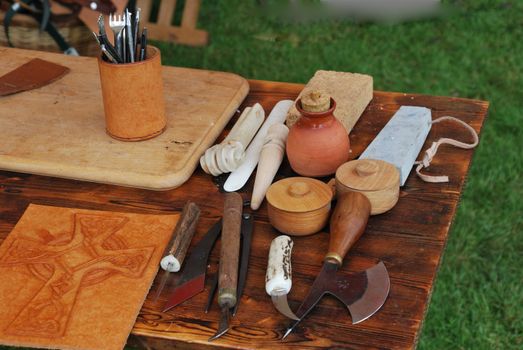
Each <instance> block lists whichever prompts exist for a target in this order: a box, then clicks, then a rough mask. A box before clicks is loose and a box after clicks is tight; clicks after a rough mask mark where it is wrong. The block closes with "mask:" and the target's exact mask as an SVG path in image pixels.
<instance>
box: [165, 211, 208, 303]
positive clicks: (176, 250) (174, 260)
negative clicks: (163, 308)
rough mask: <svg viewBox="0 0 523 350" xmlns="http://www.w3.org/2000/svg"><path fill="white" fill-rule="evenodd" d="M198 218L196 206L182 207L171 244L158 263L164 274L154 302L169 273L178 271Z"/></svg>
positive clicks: (198, 212)
mask: <svg viewBox="0 0 523 350" xmlns="http://www.w3.org/2000/svg"><path fill="white" fill-rule="evenodd" d="M199 218H200V208H199V207H198V205H196V203H193V202H187V203H186V204H185V206H184V207H183V210H182V214H181V217H180V219H179V220H178V222H177V223H176V227H175V229H174V233H173V235H172V237H171V242H170V243H169V244H168V251H167V252H166V255H165V256H164V257H163V258H162V260H161V261H160V266H161V267H162V269H163V270H164V273H163V275H162V278H161V280H160V283H159V287H158V289H157V291H156V297H155V300H156V299H158V297H159V296H160V294H161V293H162V290H163V288H164V287H165V284H166V283H167V280H168V279H169V275H170V273H171V272H178V271H180V268H181V266H182V263H183V260H184V259H185V255H186V253H187V249H188V248H189V245H190V244H191V241H192V238H193V236H194V232H195V231H196V225H197V223H198V219H199Z"/></svg>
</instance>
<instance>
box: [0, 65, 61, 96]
mask: <svg viewBox="0 0 523 350" xmlns="http://www.w3.org/2000/svg"><path fill="white" fill-rule="evenodd" d="M67 73H69V68H67V67H64V66H61V65H59V64H56V63H53V62H49V61H45V60H42V59H39V58H33V59H32V60H30V61H29V62H27V63H25V64H23V65H21V66H20V67H18V68H16V69H13V70H12V71H10V72H9V73H7V74H5V75H2V76H1V77H0V96H6V95H12V94H16V93H17V92H21V91H26V90H31V89H36V88H39V87H41V86H44V85H47V84H51V83H52V82H53V81H55V80H58V79H60V78H61V77H63V76H64V75H65V74H67Z"/></svg>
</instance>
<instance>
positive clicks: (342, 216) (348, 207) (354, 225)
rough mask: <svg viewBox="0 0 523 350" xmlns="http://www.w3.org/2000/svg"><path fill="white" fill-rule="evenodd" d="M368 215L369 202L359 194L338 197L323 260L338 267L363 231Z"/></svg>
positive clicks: (346, 194) (349, 193)
mask: <svg viewBox="0 0 523 350" xmlns="http://www.w3.org/2000/svg"><path fill="white" fill-rule="evenodd" d="M369 215H370V202H369V200H368V199H367V197H365V195H363V194H361V193H359V192H352V191H351V192H347V193H344V194H341V195H340V196H339V197H338V204H337V205H336V208H335V209H334V212H333V213H332V216H331V221H330V231H331V232H330V241H329V252H328V253H327V255H326V256H325V260H331V261H333V262H335V263H336V264H338V265H341V264H342V261H343V258H344V257H345V255H346V254H347V252H348V251H349V249H350V248H351V247H352V246H353V245H354V243H355V242H356V241H357V240H358V239H359V238H360V236H361V235H362V234H363V232H364V231H365V227H366V226H367V221H368V220H369Z"/></svg>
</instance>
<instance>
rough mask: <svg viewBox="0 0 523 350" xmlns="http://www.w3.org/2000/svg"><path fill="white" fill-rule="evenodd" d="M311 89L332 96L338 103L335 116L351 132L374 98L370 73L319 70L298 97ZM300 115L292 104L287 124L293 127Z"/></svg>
mask: <svg viewBox="0 0 523 350" xmlns="http://www.w3.org/2000/svg"><path fill="white" fill-rule="evenodd" d="M311 89H312V90H321V91H322V92H325V93H327V94H329V95H331V96H332V98H333V99H334V100H335V101H336V105H337V106H336V110H335V111H334V116H335V117H336V118H338V119H339V120H340V121H341V123H342V124H343V126H344V127H345V129H347V133H349V132H350V131H351V130H352V128H353V127H354V125H355V124H356V122H357V121H358V119H359V118H360V116H361V114H362V113H363V111H364V110H365V108H366V107H367V105H368V104H369V102H370V101H371V100H372V92H373V81H372V77H371V76H370V75H365V74H358V73H345V72H336V71H326V70H319V71H317V72H316V73H315V74H314V76H313V77H312V79H311V80H309V82H308V83H307V85H306V86H305V88H304V89H303V91H302V92H301V93H300V95H299V96H298V98H300V97H301V96H302V95H303V94H304V93H305V92H306V91H309V90H311ZM299 117H300V114H299V113H298V111H297V109H296V107H295V106H292V107H291V109H290V110H289V112H288V113H287V120H286V123H287V125H288V126H289V127H291V126H292V125H293V124H294V123H295V122H296V121H297V120H298V118H299Z"/></svg>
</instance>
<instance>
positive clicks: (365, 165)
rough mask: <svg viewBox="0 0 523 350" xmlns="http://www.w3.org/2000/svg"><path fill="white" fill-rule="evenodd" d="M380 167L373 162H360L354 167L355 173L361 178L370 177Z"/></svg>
mask: <svg viewBox="0 0 523 350" xmlns="http://www.w3.org/2000/svg"><path fill="white" fill-rule="evenodd" d="M379 169H380V167H379V165H378V164H377V163H375V162H360V163H358V164H357V165H356V168H355V170H356V173H357V174H358V175H359V176H361V177H365V176H371V175H374V174H376V173H377V172H378V171H379Z"/></svg>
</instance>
